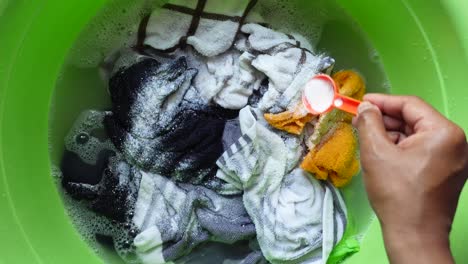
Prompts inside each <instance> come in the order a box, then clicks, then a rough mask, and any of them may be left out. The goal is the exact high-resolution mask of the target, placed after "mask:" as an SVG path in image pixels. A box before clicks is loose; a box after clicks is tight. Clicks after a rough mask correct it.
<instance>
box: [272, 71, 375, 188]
mask: <svg viewBox="0 0 468 264" xmlns="http://www.w3.org/2000/svg"><path fill="white" fill-rule="evenodd" d="M332 78H333V80H335V82H336V85H337V87H338V89H339V92H340V94H342V95H345V96H349V97H352V98H355V99H358V100H362V98H363V96H364V94H365V92H366V87H365V83H364V79H363V78H362V77H361V76H360V75H359V74H358V73H356V72H354V71H351V70H345V71H339V72H337V73H335V74H334V75H333V76H332ZM264 117H265V120H266V121H267V122H268V123H269V124H270V125H271V126H272V127H274V128H276V129H279V130H283V131H286V132H288V133H291V134H295V135H300V134H302V131H303V130H304V127H305V125H306V124H307V123H308V122H310V121H312V120H313V119H314V118H315V117H316V116H314V115H311V114H309V113H308V112H307V111H306V110H305V109H304V106H303V105H302V103H300V104H299V105H298V106H297V107H296V108H295V109H294V110H289V111H285V112H282V113H279V114H265V115H264ZM351 120H352V115H350V114H347V113H345V112H342V111H340V110H333V111H331V112H329V113H326V114H323V115H321V116H320V119H319V121H318V122H317V124H316V125H315V132H314V134H313V135H312V136H311V138H310V139H309V141H310V143H311V144H310V145H309V147H311V148H312V149H311V151H310V152H309V153H308V154H307V155H306V157H305V158H304V160H303V162H302V164H301V168H302V169H304V170H306V171H308V172H310V173H311V174H313V175H315V177H316V178H317V179H319V180H330V181H331V183H332V184H333V185H334V186H336V187H343V186H345V185H347V184H348V183H349V182H350V181H351V179H352V177H353V176H354V175H356V174H357V173H358V172H359V170H360V163H359V160H358V158H357V149H358V142H357V138H356V135H355V134H354V132H353V127H352V126H351Z"/></svg>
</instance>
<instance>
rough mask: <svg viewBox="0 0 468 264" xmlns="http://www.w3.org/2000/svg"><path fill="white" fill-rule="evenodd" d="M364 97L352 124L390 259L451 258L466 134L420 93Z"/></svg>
mask: <svg viewBox="0 0 468 264" xmlns="http://www.w3.org/2000/svg"><path fill="white" fill-rule="evenodd" d="M364 100H365V101H368V102H364V103H362V104H361V106H360V107H359V110H358V112H359V113H358V116H357V117H356V118H355V119H354V120H353V123H354V125H355V126H356V127H357V129H358V131H359V139H360V148H361V150H360V151H361V163H362V169H363V175H364V183H365V186H366V190H367V193H368V196H369V200H370V203H371V205H372V207H373V209H374V211H375V213H376V214H377V216H378V218H379V220H380V223H381V226H382V231H383V234H384V239H385V245H386V249H387V254H388V256H389V258H390V261H391V262H392V263H447V262H449V263H450V262H453V258H452V256H451V254H450V249H449V241H448V234H449V232H450V229H451V225H452V222H453V218H454V215H455V211H456V207H457V203H458V199H459V196H460V192H461V190H462V188H463V185H464V183H465V181H466V179H467V176H468V169H467V167H468V166H467V164H468V144H467V142H466V137H465V133H464V132H463V130H462V129H461V128H460V127H458V126H457V125H456V124H454V123H452V122H451V121H449V120H447V119H446V118H445V117H444V116H442V115H441V114H440V113H439V112H437V111H436V110H435V109H434V108H432V107H431V106H429V105H428V104H427V103H425V102H424V101H422V100H421V99H419V98H417V97H410V96H390V95H379V94H369V95H367V96H365V97H364ZM369 102H370V103H369ZM371 103H372V104H371Z"/></svg>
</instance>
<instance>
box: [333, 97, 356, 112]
mask: <svg viewBox="0 0 468 264" xmlns="http://www.w3.org/2000/svg"><path fill="white" fill-rule="evenodd" d="M360 104H361V101H358V100H356V99H353V98H351V97H347V96H343V95H340V94H335V100H334V105H335V107H336V108H338V109H340V110H343V111H345V112H348V113H350V114H353V115H357V109H358V107H359V105H360Z"/></svg>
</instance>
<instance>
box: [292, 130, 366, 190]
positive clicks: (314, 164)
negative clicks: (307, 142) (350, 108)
mask: <svg viewBox="0 0 468 264" xmlns="http://www.w3.org/2000/svg"><path fill="white" fill-rule="evenodd" d="M357 148H358V143H357V138H356V136H355V134H354V132H353V128H352V126H351V125H350V124H348V123H343V122H340V123H339V125H338V126H337V127H336V130H335V131H334V133H333V134H332V135H331V136H330V137H329V138H328V139H325V140H324V142H321V144H320V145H319V146H317V147H316V148H315V149H314V150H313V151H311V152H309V154H307V156H306V157H305V158H304V160H303V162H302V164H301V168H302V169H304V170H306V171H308V172H310V173H312V174H313V175H315V177H316V178H317V179H319V180H327V179H330V181H331V182H332V184H333V185H334V186H336V187H343V186H345V185H346V184H348V183H349V182H350V181H351V179H352V177H353V176H354V175H356V174H357V173H358V172H359V169H360V165H359V160H358V158H357Z"/></svg>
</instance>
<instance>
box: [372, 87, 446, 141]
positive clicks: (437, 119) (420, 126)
mask: <svg viewBox="0 0 468 264" xmlns="http://www.w3.org/2000/svg"><path fill="white" fill-rule="evenodd" d="M364 100H366V101H369V102H371V103H373V104H375V105H376V106H377V107H379V109H380V110H381V111H382V113H383V114H384V115H387V116H390V117H393V118H395V119H400V120H402V121H403V122H404V123H406V125H407V126H408V127H410V128H411V129H412V130H414V131H415V132H417V131H420V130H427V129H431V128H433V127H434V126H437V125H441V124H442V125H443V123H444V122H446V118H445V117H444V116H442V114H440V113H439V112H438V111H437V110H436V109H434V108H433V107H432V106H430V105H429V104H427V103H426V102H424V101H423V100H422V99H420V98H418V97H415V96H392V95H384V94H368V95H366V96H364Z"/></svg>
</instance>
